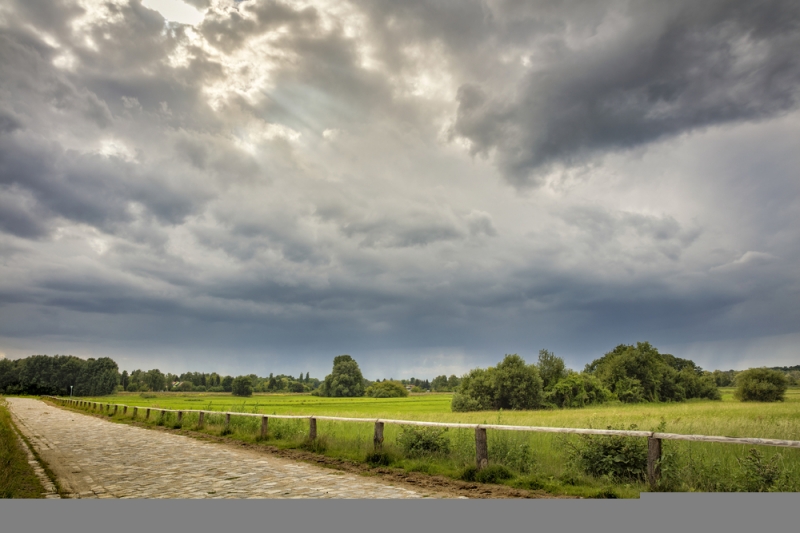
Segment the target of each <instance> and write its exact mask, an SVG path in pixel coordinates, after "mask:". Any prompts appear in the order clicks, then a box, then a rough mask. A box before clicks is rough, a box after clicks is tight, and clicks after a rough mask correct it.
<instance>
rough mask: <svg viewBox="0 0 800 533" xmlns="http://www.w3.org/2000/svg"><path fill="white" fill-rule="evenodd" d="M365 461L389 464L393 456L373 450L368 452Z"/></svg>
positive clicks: (374, 464) (375, 463) (373, 464)
mask: <svg viewBox="0 0 800 533" xmlns="http://www.w3.org/2000/svg"><path fill="white" fill-rule="evenodd" d="M365 461H366V462H367V463H369V464H371V465H372V466H389V465H390V464H391V463H392V457H391V456H390V455H389V454H388V453H386V452H372V453H368V454H367V457H366V459H365Z"/></svg>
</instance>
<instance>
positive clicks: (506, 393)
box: [495, 354, 542, 410]
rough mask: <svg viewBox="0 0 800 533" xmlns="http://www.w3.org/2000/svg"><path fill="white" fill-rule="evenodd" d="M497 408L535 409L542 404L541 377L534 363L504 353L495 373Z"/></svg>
mask: <svg viewBox="0 0 800 533" xmlns="http://www.w3.org/2000/svg"><path fill="white" fill-rule="evenodd" d="M495 404H496V406H497V408H498V409H515V410H517V409H536V408H537V407H541V406H542V378H541V377H540V376H539V369H538V368H536V365H526V364H525V361H524V360H523V359H522V357H520V356H519V355H517V354H512V355H506V357H505V358H504V359H503V360H502V361H501V362H500V363H499V364H498V365H497V372H496V373H495Z"/></svg>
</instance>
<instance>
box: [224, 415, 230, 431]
mask: <svg viewBox="0 0 800 533" xmlns="http://www.w3.org/2000/svg"><path fill="white" fill-rule="evenodd" d="M230 427H231V414H230V413H225V429H230Z"/></svg>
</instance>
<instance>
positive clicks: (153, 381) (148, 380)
mask: <svg viewBox="0 0 800 533" xmlns="http://www.w3.org/2000/svg"><path fill="white" fill-rule="evenodd" d="M142 381H143V382H144V383H145V384H147V388H149V389H150V390H151V391H154V392H157V391H163V390H165V389H166V388H167V376H165V375H164V374H163V373H162V372H161V371H160V370H159V369H157V368H154V369H152V370H148V371H147V372H145V374H144V376H142Z"/></svg>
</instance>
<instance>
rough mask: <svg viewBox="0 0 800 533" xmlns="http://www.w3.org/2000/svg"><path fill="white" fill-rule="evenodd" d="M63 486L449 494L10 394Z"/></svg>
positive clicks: (133, 492) (83, 489) (129, 490)
mask: <svg viewBox="0 0 800 533" xmlns="http://www.w3.org/2000/svg"><path fill="white" fill-rule="evenodd" d="M7 401H8V405H9V407H10V411H11V413H12V416H14V419H15V421H16V422H17V425H18V426H19V428H20V430H21V431H22V432H23V434H25V436H26V437H27V438H28V439H29V440H30V441H31V442H32V444H33V446H34V447H35V448H36V450H37V452H38V453H39V455H40V456H42V458H43V459H44V460H45V462H47V463H48V465H49V466H50V468H51V470H53V471H54V472H55V473H56V475H57V477H58V479H59V483H60V484H61V486H62V488H64V489H66V490H67V491H68V492H69V493H71V494H72V495H73V496H72V497H77V498H423V497H433V498H441V497H446V496H445V495H442V494H436V493H429V492H424V493H423V492H420V491H414V490H411V489H407V488H404V487H399V486H391V485H389V484H388V483H386V482H384V481H381V480H379V479H374V478H364V477H361V476H357V475H353V474H349V473H343V472H339V471H335V470H330V469H326V468H320V467H318V466H314V465H309V464H305V463H297V462H294V461H291V460H287V459H283V458H279V457H272V456H268V455H264V454H260V453H257V452H254V451H250V450H236V449H232V448H230V447H228V446H225V445H220V444H215V443H210V442H203V441H199V440H196V439H193V438H190V437H186V436H182V435H174V434H170V433H162V432H160V431H153V430H148V429H143V428H139V427H135V426H128V425H125V424H116V423H113V422H108V421H105V420H101V419H99V418H96V417H92V416H88V415H83V414H80V413H76V412H74V411H68V410H64V409H59V408H57V407H53V406H51V405H48V404H46V403H44V402H42V401H39V400H33V399H29V398H7Z"/></svg>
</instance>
